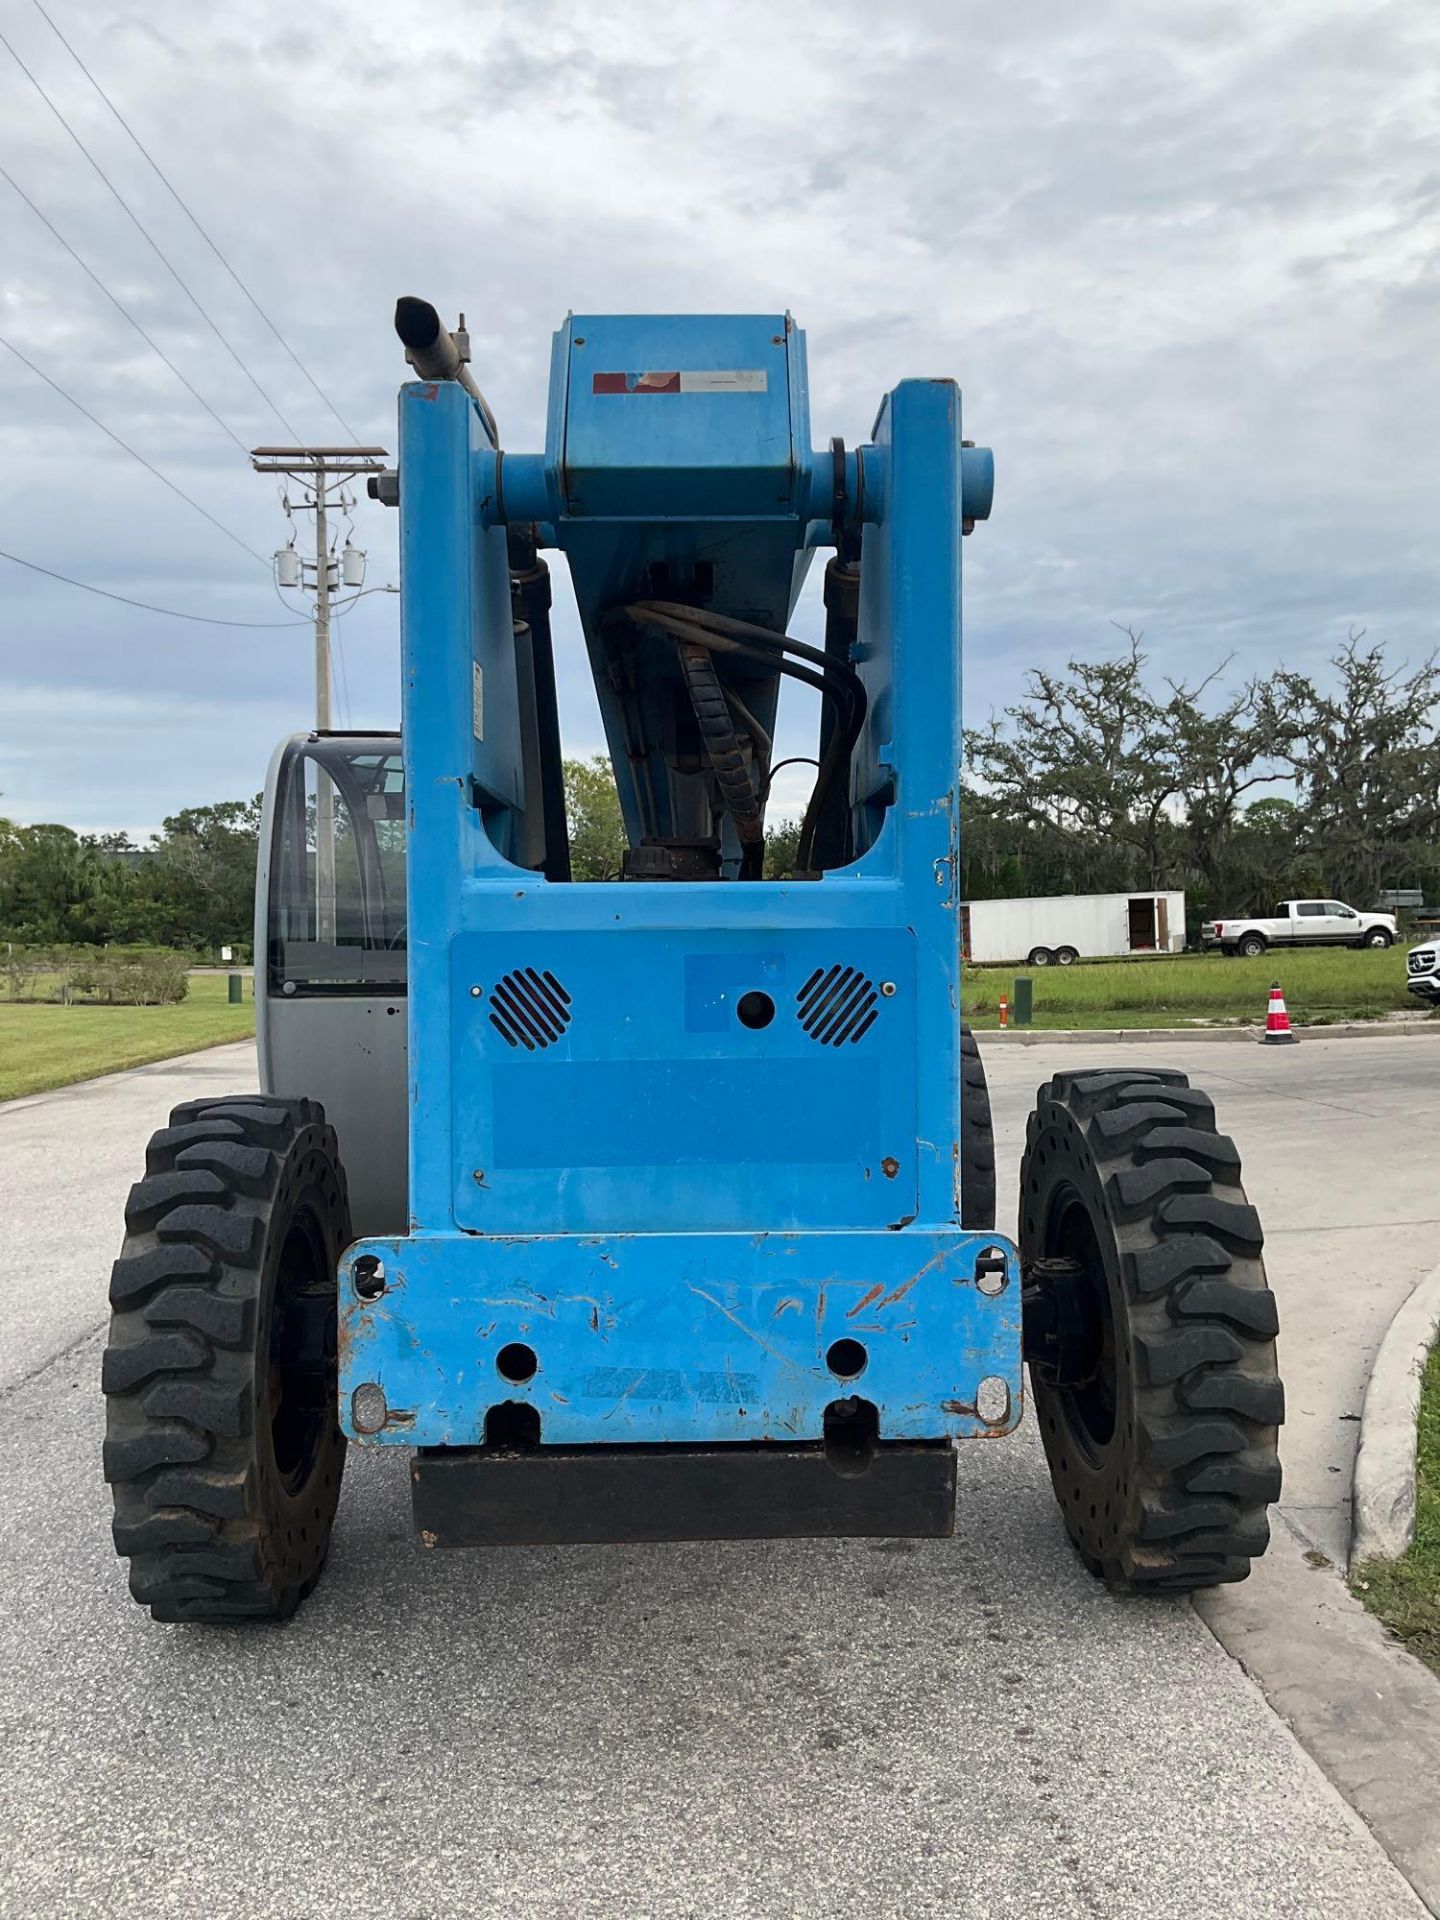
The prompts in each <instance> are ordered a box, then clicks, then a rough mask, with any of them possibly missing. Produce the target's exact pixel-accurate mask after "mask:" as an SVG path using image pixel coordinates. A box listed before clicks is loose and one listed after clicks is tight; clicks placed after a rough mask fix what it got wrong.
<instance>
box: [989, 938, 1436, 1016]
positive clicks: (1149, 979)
mask: <svg viewBox="0 0 1440 1920" xmlns="http://www.w3.org/2000/svg"><path fill="white" fill-rule="evenodd" d="M1019 975H1024V976H1026V977H1027V978H1028V979H1030V980H1032V981H1033V982H1034V988H1035V1019H1034V1025H1035V1026H1036V1027H1037V1028H1046V1027H1049V1028H1065V1027H1183V1026H1190V1025H1193V1024H1195V1023H1197V1022H1207V1023H1208V1022H1215V1023H1219V1024H1235V1025H1248V1024H1251V1023H1263V1021H1264V1019H1265V1012H1266V1007H1267V1005H1268V1003H1269V996H1270V983H1271V981H1273V980H1278V981H1279V982H1280V985H1281V987H1282V988H1283V989H1284V993H1285V1004H1286V1007H1287V1008H1288V1010H1289V1014H1290V1018H1291V1019H1292V1021H1297V1022H1300V1023H1302V1024H1306V1025H1312V1026H1319V1025H1324V1024H1326V1023H1333V1022H1335V1021H1337V1020H1383V1019H1384V1018H1385V1016H1386V1015H1387V1014H1390V1013H1399V1012H1410V1013H1414V1012H1418V1011H1420V1003H1419V1002H1417V1001H1416V1000H1415V998H1414V996H1413V995H1412V994H1410V993H1408V992H1407V991H1406V988H1405V954H1404V950H1403V948H1401V947H1390V948H1382V949H1368V948H1367V949H1365V950H1363V951H1352V950H1351V949H1350V948H1348V947H1329V948H1327V947H1302V948H1299V949H1297V950H1296V951H1295V952H1293V953H1282V952H1279V951H1275V952H1272V953H1267V954H1262V955H1261V956H1260V958H1259V959H1258V960H1241V959H1227V958H1225V957H1224V956H1223V955H1221V954H1218V953H1197V954H1180V955H1177V956H1176V957H1175V958H1173V959H1160V960H1113V961H1096V962H1093V963H1091V964H1086V963H1084V962H1081V963H1079V964H1077V965H1076V966H1073V967H1042V968H1040V969H1038V970H1037V969H1032V968H1030V967H1025V966H1019V967H966V969H965V972H964V978H963V981H962V984H961V993H962V1000H963V1005H964V1010H965V1017H966V1019H967V1020H969V1021H970V1022H971V1024H972V1025H973V1026H975V1027H977V1028H985V1027H995V1026H998V1025H999V1007H1000V996H1001V994H1002V993H1003V994H1004V995H1005V996H1006V997H1007V998H1008V1000H1009V1001H1010V1006H1011V1021H1012V1024H1013V1021H1014V1005H1015V981H1016V978H1017V976H1019Z"/></svg>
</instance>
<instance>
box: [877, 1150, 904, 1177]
mask: <svg viewBox="0 0 1440 1920" xmlns="http://www.w3.org/2000/svg"><path fill="white" fill-rule="evenodd" d="M880 1171H881V1172H882V1173H883V1174H884V1176H885V1178H886V1179H887V1180H893V1179H894V1178H895V1176H896V1174H897V1173H899V1171H900V1162H899V1161H898V1160H897V1159H896V1158H895V1156H894V1154H893V1153H887V1154H886V1156H885V1158H884V1159H883V1160H882V1161H881V1162H880Z"/></svg>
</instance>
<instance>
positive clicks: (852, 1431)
mask: <svg viewBox="0 0 1440 1920" xmlns="http://www.w3.org/2000/svg"><path fill="white" fill-rule="evenodd" d="M824 1433H825V1458H826V1459H827V1460H828V1461H829V1462H830V1464H831V1466H832V1467H833V1468H834V1469H835V1471H836V1473H844V1474H857V1473H864V1471H865V1469H866V1468H867V1467H868V1466H869V1464H870V1462H871V1461H872V1460H873V1459H874V1458H875V1449H876V1447H878V1446H879V1444H880V1415H879V1413H878V1412H877V1411H876V1409H875V1406H874V1403H873V1402H872V1401H869V1400H860V1399H857V1398H856V1397H855V1396H854V1395H852V1396H851V1397H850V1398H849V1399H848V1400H832V1401H831V1402H830V1404H829V1406H828V1407H826V1409H825V1427H824Z"/></svg>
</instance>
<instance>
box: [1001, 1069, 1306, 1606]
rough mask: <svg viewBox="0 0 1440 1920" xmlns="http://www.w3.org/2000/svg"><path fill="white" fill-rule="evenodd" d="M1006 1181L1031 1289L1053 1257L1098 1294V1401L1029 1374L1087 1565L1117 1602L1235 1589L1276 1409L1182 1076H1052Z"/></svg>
mask: <svg viewBox="0 0 1440 1920" xmlns="http://www.w3.org/2000/svg"><path fill="white" fill-rule="evenodd" d="M1020 1181H1021V1186H1020V1250H1021V1257H1022V1260H1023V1262H1024V1265H1025V1268H1026V1271H1027V1273H1028V1272H1029V1271H1030V1269H1031V1265H1032V1263H1033V1262H1034V1261H1035V1260H1037V1259H1040V1258H1045V1257H1057V1256H1059V1257H1066V1256H1068V1257H1070V1258H1080V1259H1081V1260H1082V1262H1083V1263H1084V1264H1085V1265H1086V1267H1087V1270H1088V1271H1089V1272H1090V1273H1091V1274H1092V1276H1093V1280H1092V1285H1093V1292H1092V1294H1091V1302H1092V1323H1093V1324H1094V1325H1095V1326H1096V1330H1097V1334H1098V1336H1099V1339H1098V1350H1099V1352H1100V1355H1101V1364H1100V1367H1099V1370H1098V1377H1097V1380H1096V1382H1095V1383H1093V1384H1091V1385H1089V1386H1086V1387H1082V1388H1078V1389H1074V1390H1064V1389H1061V1388H1058V1387H1056V1386H1055V1385H1054V1384H1053V1383H1052V1384H1047V1382H1046V1381H1045V1379H1044V1378H1043V1377H1041V1376H1042V1373H1043V1369H1040V1368H1037V1367H1033V1366H1032V1368H1031V1382H1032V1387H1033V1390H1034V1396H1035V1409H1036V1413H1037V1416H1038V1418H1039V1422H1040V1431H1041V1435H1042V1437H1043V1439H1044V1443H1045V1452H1046V1456H1047V1458H1048V1460H1049V1464H1050V1477H1051V1480H1052V1482H1053V1483H1054V1487H1055V1492H1056V1496H1057V1498H1058V1500H1059V1502H1060V1508H1061V1512H1062V1514H1063V1515H1064V1519H1065V1525H1066V1529H1067V1531H1068V1532H1069V1534H1070V1537H1071V1539H1072V1540H1073V1541H1074V1543H1075V1545H1076V1547H1077V1548H1078V1550H1079V1552H1080V1555H1081V1557H1082V1559H1083V1560H1084V1562H1085V1564H1086V1566H1087V1567H1088V1568H1089V1569H1090V1571H1091V1572H1092V1573H1094V1574H1096V1575H1097V1576H1098V1577H1100V1578H1102V1579H1103V1580H1104V1581H1105V1582H1106V1584H1107V1585H1108V1586H1109V1587H1110V1588H1111V1589H1112V1590H1113V1591H1116V1592H1126V1593H1157V1592H1159V1593H1174V1592H1183V1591H1186V1590H1188V1589H1192V1588H1197V1587H1210V1586H1217V1585H1220V1584H1221V1583H1223V1582H1225V1581H1231V1580H1243V1579H1244V1578H1245V1576H1246V1574H1248V1573H1249V1571H1250V1564H1251V1561H1252V1560H1253V1559H1255V1558H1256V1557H1258V1556H1259V1555H1260V1554H1261V1553H1263V1552H1264V1551H1265V1547H1266V1544H1267V1542H1268V1540H1269V1523H1268V1520H1267V1517H1266V1508H1267V1507H1268V1506H1269V1504H1270V1503H1271V1502H1272V1501H1274V1500H1276V1499H1278V1497H1279V1494H1280V1458H1279V1451H1278V1432H1277V1430H1278V1428H1279V1426H1280V1423H1281V1421H1282V1420H1283V1419H1284V1391H1283V1389H1282V1387H1281V1384H1280V1378H1279V1374H1278V1372H1277V1369H1276V1361H1275V1334H1276V1329H1277V1314H1276V1307H1275V1296H1274V1295H1273V1294H1272V1293H1271V1292H1270V1289H1269V1287H1268V1286H1267V1285H1266V1281H1265V1269H1264V1266H1263V1264H1262V1261H1261V1245H1262V1235H1261V1231H1260V1222H1259V1219H1258V1217H1257V1215H1256V1213H1255V1210H1254V1208H1253V1207H1251V1206H1250V1205H1249V1204H1248V1202H1247V1201H1246V1198H1245V1191H1244V1188H1243V1187H1242V1186H1241V1184H1240V1156H1239V1154H1238V1153H1237V1151H1236V1149H1235V1145H1234V1142H1233V1141H1231V1140H1229V1139H1228V1138H1227V1137H1226V1136H1225V1135H1224V1134H1221V1133H1217V1132H1216V1130H1215V1114H1214V1109H1213V1107H1212V1106H1211V1104H1210V1101H1209V1100H1208V1099H1207V1097H1206V1096H1205V1095H1204V1094H1203V1093H1200V1092H1198V1091H1197V1090H1195V1089H1193V1088H1192V1087H1190V1085H1189V1083H1188V1081H1187V1080H1186V1078H1185V1075H1184V1074H1182V1073H1172V1072H1144V1071H1136V1072H1129V1071H1123V1070H1122V1071H1117V1072H1089V1073H1086V1072H1067V1073H1061V1074H1057V1075H1056V1076H1055V1077H1054V1079H1052V1080H1051V1081H1049V1082H1048V1084H1047V1085H1045V1086H1043V1087H1041V1089H1040V1091H1039V1095H1038V1097H1037V1103H1036V1109H1035V1111H1034V1112H1033V1113H1032V1114H1031V1116H1030V1122H1029V1126H1028V1128H1027V1134H1026V1147H1025V1155H1024V1159H1023V1161H1022V1163H1021V1172H1020ZM1042 1284H1043V1283H1042ZM1107 1315H1108V1329H1109V1335H1108V1343H1107V1339H1106V1337H1105V1333H1106V1316H1107ZM1107 1345H1108V1352H1107ZM1107 1383H1108V1399H1109V1408H1108V1411H1107V1406H1106V1400H1107V1393H1106V1386H1107ZM1107 1419H1108V1422H1109V1431H1108V1434H1107Z"/></svg>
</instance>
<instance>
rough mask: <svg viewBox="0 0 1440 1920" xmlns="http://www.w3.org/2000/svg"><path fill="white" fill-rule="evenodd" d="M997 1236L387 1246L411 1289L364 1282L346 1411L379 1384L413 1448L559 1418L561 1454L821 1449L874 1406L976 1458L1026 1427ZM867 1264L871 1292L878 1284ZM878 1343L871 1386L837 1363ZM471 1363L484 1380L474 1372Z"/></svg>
mask: <svg viewBox="0 0 1440 1920" xmlns="http://www.w3.org/2000/svg"><path fill="white" fill-rule="evenodd" d="M994 1244H996V1242H995V1240H994V1238H993V1236H991V1235H959V1236H956V1235H952V1234H950V1233H947V1232H943V1231H942V1232H935V1231H933V1230H932V1231H929V1232H923V1233H917V1232H914V1231H909V1232H905V1233H892V1234H886V1235H883V1236H882V1235H877V1234H866V1233H860V1234H825V1233H810V1234H804V1233H801V1234H766V1235H728V1234H637V1235H632V1236H631V1237H629V1238H621V1237H618V1236H617V1237H609V1236H606V1237H587V1236H585V1235H581V1234H566V1235H562V1236H560V1237H559V1238H558V1239H543V1238H540V1239H532V1238H529V1237H525V1236H521V1237H514V1238H506V1239H499V1240H493V1241H488V1242H485V1243H483V1245H478V1246H474V1248H473V1257H472V1258H471V1259H470V1260H468V1261H461V1260H458V1259H457V1258H456V1257H455V1251H454V1246H453V1243H452V1242H449V1241H446V1240H444V1239H430V1238H424V1237H421V1238H418V1239H410V1240H396V1241H389V1242H385V1241H370V1242H367V1243H366V1245H367V1247H368V1250H369V1251H371V1252H373V1253H376V1254H378V1255H379V1256H380V1258H381V1259H383V1260H384V1262H385V1268H386V1275H387V1279H388V1281H389V1283H390V1284H389V1288H388V1290H387V1292H386V1293H385V1295H384V1296H383V1298H382V1299H381V1300H380V1301H379V1302H378V1303H377V1304H376V1305H374V1306H367V1305H365V1304H364V1303H362V1302H361V1301H359V1300H358V1299H357V1298H356V1296H355V1293H354V1288H353V1286H351V1285H348V1284H345V1282H346V1281H348V1276H349V1273H350V1270H351V1269H350V1263H349V1262H347V1264H346V1269H345V1276H344V1277H343V1279H342V1291H343V1296H344V1305H343V1309H342V1313H343V1328H344V1335H345V1337H344V1339H343V1340H342V1342H341V1349H342V1353H343V1356H344V1364H343V1372H342V1378H341V1392H342V1399H343V1400H345V1401H348V1398H349V1395H350V1394H351V1393H352V1392H353V1390H354V1389H355V1387H357V1386H358V1385H359V1384H360V1383H361V1382H362V1381H365V1380H378V1381H379V1383H380V1385H381V1386H382V1387H383V1389H384V1391H385V1398H386V1401H387V1403H388V1405H389V1407H390V1409H391V1417H392V1422H393V1424H392V1425H391V1426H390V1427H388V1428H387V1429H386V1430H385V1432H384V1433H383V1434H382V1435H380V1436H378V1437H379V1438H381V1439H383V1440H387V1441H388V1440H395V1441H399V1442H401V1443H402V1444H404V1445H407V1446H427V1447H429V1446H436V1447H439V1446H473V1445H475V1444H476V1443H477V1442H478V1441H479V1440H481V1439H482V1438H483V1436H484V1424H485V1412H486V1410H487V1409H488V1408H489V1407H490V1406H492V1405H494V1404H495V1403H497V1402H500V1401H510V1400H518V1401H522V1402H524V1403H525V1404H527V1405H530V1406H533V1407H535V1408H536V1409H537V1411H538V1412H539V1415H540V1421H541V1438H542V1440H544V1441H545V1442H547V1443H553V1444H555V1445H562V1444H564V1445H583V1444H585V1443H586V1442H589V1441H610V1442H617V1441H622V1440H651V1441H653V1440H676V1441H681V1440H683V1441H691V1442H697V1441H711V1442H714V1441H729V1440H734V1441H745V1440H751V1441H753V1440H818V1439H820V1438H821V1434H822V1430H823V1425H824V1413H825V1408H826V1406H827V1405H829V1404H830V1402H832V1401H834V1400H837V1399H842V1398H844V1397H845V1396H846V1395H848V1394H852V1393H855V1394H862V1395H863V1396H864V1397H865V1398H866V1399H867V1400H871V1401H873V1402H874V1403H875V1404H876V1406H877V1407H878V1408H879V1409H880V1421H881V1432H882V1435H883V1436H885V1437H888V1438H890V1439H917V1438H924V1437H927V1436H929V1437H934V1436H937V1435H940V1434H950V1435H953V1436H954V1437H956V1438H964V1437H966V1436H969V1435H976V1434H998V1433H1003V1432H1007V1431H1008V1430H1009V1429H1010V1428H1011V1427H1013V1425H1014V1424H1015V1422H1016V1421H1017V1420H1018V1419H1019V1417H1020V1407H1021V1381H1020V1367H1019V1336H1020V1288H1019V1285H1018V1282H1017V1280H1016V1272H1017V1268H1016V1267H1015V1265H1014V1264H1013V1263H1012V1265H1011V1269H1010V1274H1009V1284H1008V1285H1007V1286H1006V1287H1005V1289H1004V1291H1003V1292H1002V1293H1000V1294H998V1295H995V1296H993V1297H992V1296H988V1295H986V1294H983V1293H981V1292H980V1291H979V1289H978V1288H977V1287H976V1285H975V1277H974V1269H975V1257H976V1255H977V1253H978V1252H979V1251H980V1250H981V1248H982V1247H986V1246H991V1245H994ZM862 1263H863V1267H864V1271H863V1274H862V1273H859V1272H857V1268H859V1267H860V1266H861V1265H862ZM842 1339H848V1340H855V1341H858V1342H859V1343H860V1344H861V1345H862V1346H863V1347H864V1348H865V1350H866V1356H867V1357H866V1363H865V1367H864V1370H863V1371H862V1372H861V1373H860V1374H859V1375H858V1376H857V1377H855V1378H854V1379H848V1378H839V1377H837V1376H836V1375H835V1374H833V1373H832V1372H831V1371H830V1369H829V1368H828V1366H827V1365H826V1358H825V1356H826V1354H827V1353H828V1351H829V1349H830V1347H831V1346H832V1344H833V1343H834V1342H835V1341H837V1340H842ZM514 1342H521V1343H523V1344H524V1345H526V1346H528V1347H530V1348H531V1349H532V1351H533V1352H534V1354H535V1357H536V1359H537V1361H538V1363H539V1366H538V1370H537V1372H536V1373H535V1375H534V1377H533V1378H532V1379H530V1380H528V1381H525V1382H522V1383H514V1382H511V1381H508V1380H506V1379H503V1378H502V1377H501V1374H500V1372H499V1370H498V1368H497V1365H496V1360H497V1356H498V1355H499V1353H500V1351H501V1349H502V1348H504V1347H506V1346H508V1345H510V1344H512V1343H514ZM461 1355H463V1356H464V1361H463V1364H462V1363H461V1360H460V1358H459V1356H461ZM987 1375H988V1376H992V1377H998V1378H1000V1379H1002V1380H1004V1382H1005V1384H1006V1387H1007V1389H1008V1393H1009V1406H1008V1410H1007V1411H1006V1413H1005V1414H1004V1415H1003V1416H1002V1417H1001V1418H1000V1419H998V1420H997V1421H995V1422H994V1424H992V1425H987V1424H986V1423H985V1422H984V1421H982V1420H981V1419H980V1418H979V1417H978V1415H977V1414H976V1412H975V1400H976V1389H977V1387H978V1385H979V1382H980V1381H981V1379H982V1378H984V1377H986V1376H987Z"/></svg>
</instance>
